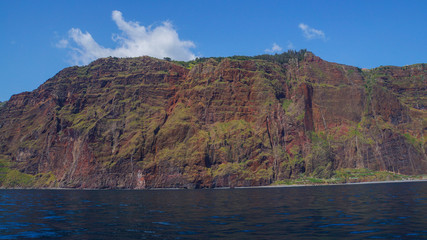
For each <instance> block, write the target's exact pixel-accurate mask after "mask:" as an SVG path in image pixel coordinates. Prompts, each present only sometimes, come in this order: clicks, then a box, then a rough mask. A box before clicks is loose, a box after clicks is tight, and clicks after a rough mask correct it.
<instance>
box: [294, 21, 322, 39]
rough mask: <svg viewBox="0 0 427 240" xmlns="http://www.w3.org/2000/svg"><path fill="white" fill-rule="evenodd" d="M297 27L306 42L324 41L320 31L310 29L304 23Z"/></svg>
mask: <svg viewBox="0 0 427 240" xmlns="http://www.w3.org/2000/svg"><path fill="white" fill-rule="evenodd" d="M298 27H299V28H300V29H301V31H302V33H303V35H304V37H305V38H306V39H308V40H312V39H318V38H320V39H323V40H326V36H325V33H324V32H323V31H322V30H319V29H315V28H312V27H310V26H308V25H307V24H304V23H300V24H299V25H298Z"/></svg>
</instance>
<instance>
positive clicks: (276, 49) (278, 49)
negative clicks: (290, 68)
mask: <svg viewBox="0 0 427 240" xmlns="http://www.w3.org/2000/svg"><path fill="white" fill-rule="evenodd" d="M282 50H283V49H282V47H280V46H279V45H277V43H273V46H272V47H271V48H270V49H265V52H268V53H274V52H281V51H282Z"/></svg>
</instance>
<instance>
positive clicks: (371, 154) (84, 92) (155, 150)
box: [0, 51, 427, 189]
mask: <svg viewBox="0 0 427 240" xmlns="http://www.w3.org/2000/svg"><path fill="white" fill-rule="evenodd" d="M426 87H427V65H426V64H416V65H411V66H405V67H379V68H375V69H371V70H362V69H359V68H356V67H351V66H346V65H341V64H336V63H331V62H327V61H324V60H322V59H320V58H319V57H317V56H315V55H313V54H312V53H310V52H305V51H300V52H296V53H295V52H289V53H283V54H282V55H276V56H275V57H274V56H260V57H231V58H211V59H198V60H196V61H193V62H186V63H182V62H173V61H165V60H159V59H155V58H150V57H140V58H123V59H119V58H104V59H98V60H96V61H94V62H92V63H91V64H89V65H87V66H83V67H70V68H66V69H64V70H62V71H60V72H59V73H58V74H57V75H55V76H54V77H53V78H51V79H49V80H48V81H46V82H45V83H44V84H42V85H41V86H40V87H39V88H38V89H36V90H34V91H32V92H25V93H21V94H17V95H14V96H12V97H11V99H10V100H9V101H7V102H6V103H4V104H2V106H0V159H1V160H0V185H3V186H5V187H11V186H30V187H67V188H138V189H141V188H151V187H188V188H206V187H222V186H257V185H268V184H271V183H273V182H275V181H278V180H283V179H292V178H296V177H298V176H300V175H301V174H304V175H307V176H316V177H324V178H328V177H331V176H332V174H333V171H334V170H336V169H342V168H367V169H372V170H376V171H390V172H396V173H403V174H425V173H427V157H426V156H427V155H426V140H425V137H424V136H425V133H426V129H427V112H426V109H425V107H426V105H427V97H426Z"/></svg>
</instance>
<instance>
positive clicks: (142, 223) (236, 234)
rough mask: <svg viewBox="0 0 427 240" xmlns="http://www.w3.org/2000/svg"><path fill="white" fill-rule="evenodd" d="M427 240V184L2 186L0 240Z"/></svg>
mask: <svg viewBox="0 0 427 240" xmlns="http://www.w3.org/2000/svg"><path fill="white" fill-rule="evenodd" d="M23 238H24V239H25V238H36V239H56V238H60V239H207V238H210V239H218V238H227V239H313V238H321V239H329V238H330V239H337V238H345V239H362V238H385V239H427V182H413V183H392V184H367V185H345V186H321V187H297V188H264V189H232V190H225V189H224V190H158V191H157V190H156V191H76V190H0V239H23Z"/></svg>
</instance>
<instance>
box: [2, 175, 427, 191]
mask: <svg viewBox="0 0 427 240" xmlns="http://www.w3.org/2000/svg"><path fill="white" fill-rule="evenodd" d="M414 182H427V179H424V178H423V179H408V180H389V181H368V182H348V183H315V184H277V185H265V186H246V187H217V188H202V189H188V188H146V189H131V188H122V189H114V188H107V189H106V188H103V189H100V188H0V190H69V191H73V190H83V191H108V190H114V191H117V190H119V191H161V190H227V189H263V188H295V187H325V186H346V185H366V184H387V183H414Z"/></svg>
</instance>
